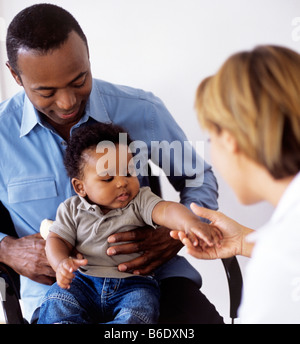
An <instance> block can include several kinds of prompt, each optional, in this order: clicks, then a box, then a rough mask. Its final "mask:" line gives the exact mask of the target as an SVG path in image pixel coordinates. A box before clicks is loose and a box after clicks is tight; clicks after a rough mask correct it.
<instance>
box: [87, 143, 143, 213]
mask: <svg viewBox="0 0 300 344" xmlns="http://www.w3.org/2000/svg"><path fill="white" fill-rule="evenodd" d="M115 148H116V149H115V150H114V149H108V150H105V152H104V153H97V152H96V149H92V150H89V151H87V152H86V153H87V154H88V156H87V159H86V164H85V167H84V170H83V174H84V176H83V179H82V185H83V188H84V193H85V195H81V196H83V197H87V199H88V201H89V202H90V203H92V204H98V205H99V206H100V207H101V209H102V211H103V212H104V213H107V212H109V211H110V210H112V209H117V208H124V207H125V206H126V205H127V204H128V203H129V202H130V201H131V200H132V199H133V198H134V197H135V196H136V195H137V194H138V192H139V188H140V184H139V180H138V178H137V177H136V176H135V174H134V173H133V169H132V168H131V165H132V154H131V153H129V152H128V147H127V146H123V145H115Z"/></svg>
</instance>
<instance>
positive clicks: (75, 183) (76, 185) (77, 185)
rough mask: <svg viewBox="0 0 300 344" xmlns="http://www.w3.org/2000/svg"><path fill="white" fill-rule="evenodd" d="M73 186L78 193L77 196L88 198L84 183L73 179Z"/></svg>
mask: <svg viewBox="0 0 300 344" xmlns="http://www.w3.org/2000/svg"><path fill="white" fill-rule="evenodd" d="M72 185H73V188H74V190H75V192H76V193H77V195H79V196H81V197H85V196H86V192H85V189H84V184H83V181H82V180H80V179H77V178H73V179H72Z"/></svg>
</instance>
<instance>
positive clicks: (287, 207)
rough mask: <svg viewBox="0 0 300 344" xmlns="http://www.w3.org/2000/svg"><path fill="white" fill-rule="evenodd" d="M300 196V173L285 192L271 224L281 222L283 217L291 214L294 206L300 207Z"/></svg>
mask: <svg viewBox="0 0 300 344" xmlns="http://www.w3.org/2000/svg"><path fill="white" fill-rule="evenodd" d="M299 194H300V172H299V173H298V174H297V175H296V176H295V178H294V179H293V180H292V181H291V183H290V184H289V185H288V187H287V188H286V190H285V191H284V193H283V195H282V197H281V199H280V201H279V203H278V205H277V207H276V209H275V212H274V213H273V216H272V218H271V222H273V223H276V222H278V221H280V220H281V218H282V217H284V216H288V214H289V212H290V211H291V210H292V209H293V208H294V206H298V205H299Z"/></svg>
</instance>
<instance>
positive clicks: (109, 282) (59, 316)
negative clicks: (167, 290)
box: [38, 272, 159, 324]
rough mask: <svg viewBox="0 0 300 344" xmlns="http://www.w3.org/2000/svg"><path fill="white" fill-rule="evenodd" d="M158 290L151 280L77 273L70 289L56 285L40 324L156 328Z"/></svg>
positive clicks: (45, 298) (42, 307)
mask: <svg viewBox="0 0 300 344" xmlns="http://www.w3.org/2000/svg"><path fill="white" fill-rule="evenodd" d="M158 317H159V286H158V282H157V281H156V280H155V279H154V278H152V277H139V276H136V277H128V278H121V279H120V278H101V277H93V276H87V275H84V274H82V273H80V272H76V277H75V278H74V279H73V281H72V283H71V287H70V289H62V288H60V287H59V286H58V285H57V283H55V284H54V285H53V286H52V287H51V288H50V290H49V291H48V292H47V294H46V295H45V297H44V299H43V302H42V305H41V308H40V316H39V321H38V323H39V324H54V323H60V324H95V323H107V324H154V323H157V321H158Z"/></svg>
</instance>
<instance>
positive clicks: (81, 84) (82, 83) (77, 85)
mask: <svg viewBox="0 0 300 344" xmlns="http://www.w3.org/2000/svg"><path fill="white" fill-rule="evenodd" d="M85 81H86V79H84V80H83V82H81V83H79V84H74V85H73V86H74V87H75V88H81V87H83V86H84V85H85Z"/></svg>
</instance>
